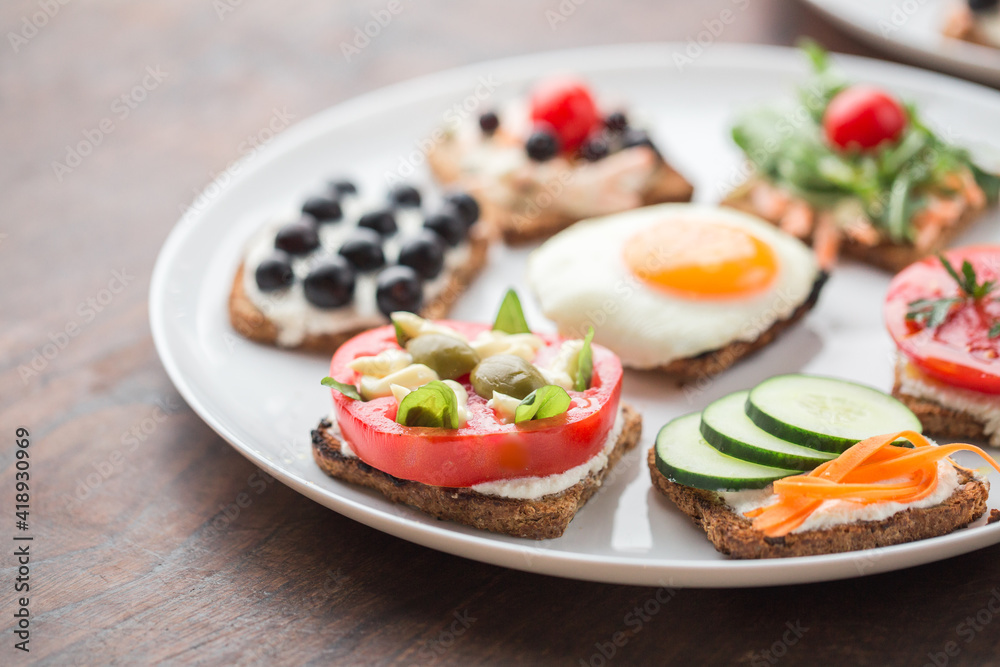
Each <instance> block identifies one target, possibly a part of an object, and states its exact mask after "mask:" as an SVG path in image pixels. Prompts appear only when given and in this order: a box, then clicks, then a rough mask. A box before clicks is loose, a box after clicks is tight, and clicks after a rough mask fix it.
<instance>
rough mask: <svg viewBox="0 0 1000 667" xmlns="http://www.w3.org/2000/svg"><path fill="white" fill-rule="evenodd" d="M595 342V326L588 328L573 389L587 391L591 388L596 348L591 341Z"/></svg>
mask: <svg viewBox="0 0 1000 667" xmlns="http://www.w3.org/2000/svg"><path fill="white" fill-rule="evenodd" d="M593 342H594V327H590V328H589V329H588V330H587V335H586V336H585V337H584V339H583V347H582V348H580V354H579V356H577V358H576V379H575V380H573V391H587V390H588V389H590V380H591V378H592V377H593V375H594V350H593V348H592V347H591V343H593Z"/></svg>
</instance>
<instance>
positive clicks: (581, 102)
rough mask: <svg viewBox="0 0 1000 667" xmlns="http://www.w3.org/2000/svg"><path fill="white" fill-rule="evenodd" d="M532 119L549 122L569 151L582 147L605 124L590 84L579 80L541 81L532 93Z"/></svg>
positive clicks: (562, 145)
mask: <svg viewBox="0 0 1000 667" xmlns="http://www.w3.org/2000/svg"><path fill="white" fill-rule="evenodd" d="M531 120H532V121H534V122H535V123H536V124H537V123H539V122H541V123H547V124H548V125H550V126H552V129H554V130H555V132H556V136H557V137H558V138H559V147H560V148H561V149H562V150H563V151H564V152H567V153H572V152H573V151H575V150H576V149H578V148H579V147H580V146H581V145H582V144H583V142H584V140H585V139H586V138H587V137H588V136H589V135H590V134H591V133H592V132H593V131H594V130H595V129H597V128H598V127H600V126H601V114H600V112H599V111H598V110H597V105H596V104H595V103H594V98H593V97H592V96H591V94H590V90H589V89H588V88H587V85H586V84H585V83H583V82H582V81H578V80H576V79H563V78H560V79H550V80H548V81H543V82H541V83H540V84H539V85H538V86H537V87H536V88H535V90H534V91H533V92H532V94H531Z"/></svg>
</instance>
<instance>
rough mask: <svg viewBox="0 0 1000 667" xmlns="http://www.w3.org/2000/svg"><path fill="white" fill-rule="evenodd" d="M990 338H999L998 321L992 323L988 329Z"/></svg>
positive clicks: (999, 325)
mask: <svg viewBox="0 0 1000 667" xmlns="http://www.w3.org/2000/svg"><path fill="white" fill-rule="evenodd" d="M990 338H1000V320H997V321H996V322H994V323H993V326H992V327H991V328H990Z"/></svg>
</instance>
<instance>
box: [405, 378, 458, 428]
mask: <svg viewBox="0 0 1000 667" xmlns="http://www.w3.org/2000/svg"><path fill="white" fill-rule="evenodd" d="M396 423H397V424H402V425H403V426H425V427H431V428H452V429H454V428H459V423H458V399H457V398H456V397H455V392H454V391H453V390H452V388H451V387H449V386H448V385H446V384H445V383H444V382H441V381H440V380H434V381H433V382H428V383H427V384H425V385H424V386H422V387H420V388H419V389H414V390H413V391H411V392H410V393H409V394H407V395H406V396H404V397H403V400H402V401H400V402H399V409H398V410H397V411H396Z"/></svg>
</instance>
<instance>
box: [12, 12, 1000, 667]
mask: <svg viewBox="0 0 1000 667" xmlns="http://www.w3.org/2000/svg"><path fill="white" fill-rule="evenodd" d="M401 2H402V8H403V11H402V12H401V13H400V14H399V15H398V16H396V17H395V18H394V19H393V21H392V22H391V24H389V25H388V26H386V28H385V29H384V30H383V31H382V33H381V34H380V35H379V36H378V37H377V38H376V39H374V40H373V41H372V43H371V44H370V45H368V46H367V47H366V48H365V49H363V50H362V51H361V52H360V53H358V54H353V55H352V56H351V57H350V58H347V57H345V55H344V54H343V53H342V49H341V46H340V44H341V43H342V42H343V41H345V40H349V39H351V38H352V36H353V34H354V28H355V26H360V25H363V24H364V23H365V22H366V21H368V20H370V12H371V11H379V10H382V9H384V8H385V7H386V6H387V4H388V3H387V2H386V1H385V0H373V1H371V2H364V3H360V2H351V3H348V2H344V1H338V2H327V3H321V2H305V1H302V0H285V1H284V2H280V3H279V2H270V3H265V2H262V1H261V0H257V1H250V0H247V1H244V0H213V1H211V2H209V1H208V0H203V1H200V2H196V1H194V0H169V1H167V0H161V1H157V2H152V1H147V2H141V3H139V2H127V1H126V0H94V1H92V2H86V3H84V2H72V3H67V0H58V1H57V0H23V1H22V0H17V1H12V0H8V1H6V2H4V3H3V4H2V5H0V26H2V27H3V31H2V32H3V34H4V35H5V38H4V39H5V41H6V42H7V43H6V44H4V45H3V46H2V47H0V53H2V55H0V107H2V109H3V120H4V122H3V123H0V139H2V146H3V153H2V157H0V183H2V193H3V195H2V196H3V204H2V205H0V216H2V218H0V285H2V286H3V287H2V291H0V313H2V315H0V317H2V322H3V326H2V330H0V373H2V387H3V389H2V393H0V425H2V433H3V443H4V444H3V446H2V448H0V450H2V462H0V463H2V465H0V468H2V475H0V507H2V509H3V511H2V513H0V515H2V517H3V518H2V521H0V526H2V529H0V539H3V540H10V539H11V537H13V536H14V534H15V533H16V532H18V531H16V530H15V528H14V517H13V514H14V510H15V508H14V507H13V505H14V493H15V490H14V473H15V461H16V459H15V451H16V449H17V448H16V446H15V429H16V428H17V427H18V426H23V427H26V428H27V429H28V431H29V433H30V440H31V444H30V447H29V452H30V457H31V458H30V465H31V468H30V474H31V480H32V481H31V499H30V517H29V525H30V530H29V531H28V532H27V533H20V534H30V535H32V536H33V537H34V540H33V541H32V542H30V545H31V546H30V553H31V563H30V567H31V571H30V577H31V578H30V587H31V588H30V594H25V593H15V592H14V583H15V577H16V576H17V566H18V564H17V562H16V560H15V557H14V556H13V555H12V554H13V548H8V547H5V548H4V556H3V557H2V559H0V566H2V575H3V576H2V579H3V581H2V588H3V591H4V592H3V595H2V596H0V599H2V605H3V606H2V609H0V617H2V619H3V620H2V621H0V628H2V630H3V631H2V633H0V637H2V646H0V662H2V663H3V664H8V665H11V664H17V663H19V662H25V661H38V662H42V663H49V664H60V665H61V664H92V663H121V664H140V663H148V662H161V661H163V662H177V663H187V662H204V663H232V662H238V663H242V664H253V663H265V662H267V663H271V662H277V663H301V662H312V663H341V664H372V663H378V664H382V663H392V664H396V663H402V664H423V663H435V662H436V663H444V664H470V663H500V664H510V663H514V662H518V663H521V664H566V665H594V666H595V667H597V666H599V665H604V664H612V663H616V664H620V665H631V664H656V663H671V664H679V665H698V664H724V663H734V664H749V665H753V666H754V667H756V666H757V665H772V664H779V663H780V664H783V665H793V664H868V665H883V664H914V665H922V664H925V663H927V664H937V665H943V664H945V663H946V662H947V663H948V664H997V662H1000V658H998V656H1000V621H998V623H997V624H995V627H994V626H991V625H989V621H990V620H992V619H993V618H995V614H994V613H993V612H992V611H991V606H992V607H993V608H994V609H995V608H996V602H995V601H994V602H991V600H994V598H997V597H998V596H1000V590H998V588H997V587H998V586H1000V563H998V561H1000V546H998V547H992V548H989V549H984V550H982V551H979V552H976V553H973V554H969V555H966V556H962V557H959V558H954V559H951V560H949V561H947V562H943V563H938V564H934V565H928V566H925V567H919V568H914V569H911V570H906V571H902V572H897V573H893V574H885V575H880V576H872V577H867V578H861V579H855V580H851V581H844V582H837V583H827V584H815V585H803V586H794V587H779V588H769V589H757V590H695V589H692V590H681V591H678V592H677V593H676V595H675V596H673V597H672V598H671V599H670V600H669V601H668V602H666V603H664V604H662V605H661V604H656V605H653V604H652V603H651V601H652V600H655V599H656V593H657V592H656V591H655V590H654V589H649V588H641V587H628V586H614V585H604V584H595V583H587V582H579V581H570V580H563V579H558V578H554V577H547V576H541V575H534V574H527V573H524V572H519V571H514V570H507V569H503V568H499V567H494V566H491V565H485V564H480V563H477V562H473V561H470V560H465V559H462V558H458V557H453V556H450V555H446V554H442V553H439V552H436V551H432V550H430V549H426V548H423V547H419V546H416V545H413V544H410V543H408V542H405V541H402V540H399V539H396V538H394V537H390V536H388V535H385V534H382V533H380V532H378V531H375V530H372V529H370V528H367V527H366V526H363V525H361V524H359V523H355V522H354V521H351V520H349V519H347V518H344V517H342V516H340V515H338V514H336V513H334V512H332V511H330V510H327V509H325V508H324V507H322V506H320V505H318V504H316V503H314V502H312V501H310V500H307V499H306V498H304V497H302V496H300V495H299V494H297V493H295V492H293V491H291V490H289V489H288V488H286V487H284V486H283V485H281V484H280V483H277V482H269V481H268V478H266V477H264V476H263V475H262V474H261V473H260V472H259V471H257V470H256V469H255V468H254V466H252V465H251V464H250V463H248V462H247V461H246V460H245V459H244V458H243V457H242V456H241V455H240V454H238V453H237V452H236V451H235V450H234V449H232V448H231V447H230V446H229V445H227V444H226V443H225V442H224V441H223V440H221V439H220V438H219V437H218V436H216V435H215V434H214V433H213V432H212V431H211V430H210V429H209V428H208V427H207V426H206V425H205V424H204V423H203V422H202V421H201V420H200V419H199V418H198V417H197V416H196V415H195V414H194V413H193V412H192V411H191V410H190V408H188V407H187V406H186V405H185V404H184V402H183V401H182V400H181V399H180V397H179V395H178V393H177V391H176V390H175V389H174V387H173V385H172V384H171V382H170V380H169V379H168V378H167V375H166V373H165V372H164V370H163V368H162V366H161V365H160V361H159V359H158V358H157V355H156V352H155V350H154V348H153V343H152V340H151V338H150V331H149V325H148V321H147V293H148V288H149V279H150V273H151V270H152V267H153V262H154V260H155V258H156V255H157V252H158V251H159V248H160V246H161V244H162V243H163V241H164V239H165V237H166V236H167V233H168V232H169V231H170V229H171V227H172V226H173V224H174V223H175V221H176V220H177V218H178V217H179V214H180V212H181V211H182V210H183V208H184V207H186V206H187V205H188V204H190V203H191V201H192V200H193V199H194V197H195V196H196V194H197V193H198V192H199V191H200V190H201V189H202V188H203V187H205V186H206V185H207V184H208V183H209V182H210V181H211V180H212V179H213V178H214V176H215V175H216V174H218V173H219V172H221V171H222V170H223V169H224V168H225V166H226V164H227V163H229V162H230V161H231V160H232V159H234V158H235V157H238V156H239V154H240V151H241V150H242V149H241V148H240V145H241V142H243V141H244V140H245V138H246V137H247V136H248V135H249V134H255V133H256V132H257V131H258V130H259V128H261V127H262V126H264V125H266V124H267V122H268V121H269V119H270V118H271V116H272V114H273V113H274V109H276V108H278V109H284V110H287V112H288V113H289V114H290V115H292V116H293V118H294V120H300V119H303V118H306V117H307V116H309V115H311V114H313V113H315V112H318V111H320V110H322V109H324V108H326V107H328V106H330V105H332V104H335V103H337V102H340V101H342V100H345V99H348V98H350V97H352V96H354V95H357V94H359V93H362V92H365V91H368V90H371V89H374V88H376V87H380V86H382V85H385V84H389V83H392V82H396V81H400V80H403V79H407V78H409V77H413V76H416V75H419V74H424V73H427V72H433V71H436V70H440V69H443V68H448V67H452V66H455V65H459V64H464V63H469V62H474V61H479V60H484V59H488V58H495V57H500V56H507V55H513V54H521V53H530V52H533V51H538V50H548V49H553V48H561V47H572V46H586V45H592V44H604V43H616V42H631V41H650V40H679V41H686V40H687V39H688V38H689V37H692V36H694V35H696V34H697V33H698V32H699V31H700V30H702V29H703V21H706V20H711V19H713V18H715V17H717V16H718V15H719V14H720V12H721V11H722V10H723V9H725V8H726V7H729V6H731V5H732V4H733V3H734V2H737V0H699V1H698V2H693V1H690V0H688V1H686V2H685V1H682V0H671V1H665V0H641V1H634V2H628V3H618V2H610V1H609V0H587V1H584V0H572V1H571V0H562V2H561V5H562V6H563V7H564V11H566V13H567V14H568V16H567V20H566V21H565V22H562V23H559V24H558V25H557V26H556V27H555V29H554V30H553V29H552V28H551V27H550V24H549V20H548V19H547V18H546V13H545V12H546V11H555V12H558V11H560V9H559V8H560V2H559V1H557V0H542V1H541V2H532V1H530V0H517V1H513V2H511V1H508V2H503V3H501V2H492V3H486V2H479V3H469V2H460V1H459V0H421V1H419V2H415V1H412V0H401ZM63 3H67V4H63ZM738 4H740V5H741V6H745V7H746V9H745V11H743V12H742V13H741V14H740V15H739V17H738V20H736V21H735V22H733V23H732V24H731V25H729V26H727V27H726V29H725V31H724V33H723V34H722V35H721V36H720V40H724V41H736V42H764V43H774V44H791V43H793V42H794V41H795V39H796V37H797V36H798V35H801V34H804V35H810V36H813V37H816V38H818V39H820V40H821V41H822V42H824V43H825V44H827V45H828V46H830V47H831V48H833V49H835V50H838V51H846V52H853V53H861V54H866V55H879V54H878V53H877V52H875V51H874V50H872V49H870V48H869V47H867V46H865V45H863V44H861V43H858V42H856V41H854V40H853V39H852V38H850V37H848V36H846V35H845V34H843V33H841V32H838V31H837V30H835V29H834V28H832V27H831V26H829V25H828V24H826V23H825V22H824V21H823V20H822V19H821V18H820V17H818V16H817V15H815V14H813V13H812V12H811V11H809V10H808V9H806V8H804V7H803V6H802V5H800V4H798V3H795V2H790V1H789V2H782V1H779V0H746V1H745V2H744V1H743V0H739V2H738ZM46 8H47V9H46ZM574 8H575V9H574ZM568 9H572V10H573V11H572V13H569V12H568ZM45 11H47V12H48V14H49V15H45V14H44V13H43V14H40V12H45ZM38 25H41V27H37V26H38ZM32 26H35V27H32ZM12 35H16V36H15V37H12ZM81 142H82V143H83V144H84V146H83V148H82V149H80V150H79V151H77V155H76V156H75V157H74V155H72V154H69V155H68V154H67V146H69V145H73V146H77V145H78V144H81ZM81 153H84V154H81ZM240 494H246V495H244V496H241V495H240ZM241 497H242V498H244V499H249V503H248V504H247V505H246V506H245V507H242V508H239V513H238V516H235V517H230V519H231V520H225V521H224V520H220V517H225V516H226V515H227V513H230V514H231V513H233V512H234V508H236V505H235V504H234V503H235V502H236V500H237V499H238V498H241ZM8 544H14V545H22V544H26V542H8ZM21 596H27V597H29V606H30V610H31V611H30V613H31V623H30V633H31V634H30V643H29V644H28V645H27V646H28V647H29V648H30V653H23V652H21V651H19V650H16V649H15V648H14V644H15V642H16V641H18V640H17V639H16V637H15V635H14V634H13V630H14V629H16V628H15V623H14V622H13V621H12V619H13V614H14V613H16V611H17V609H18V605H17V604H16V598H19V597H21ZM637 608H638V609H643V608H645V609H647V610H648V609H651V608H655V609H656V610H657V611H656V613H654V614H651V615H649V616H646V617H645V620H643V622H642V623H640V624H638V627H636V624H635V623H634V622H630V621H634V618H635V616H630V615H631V614H633V613H637V612H634V611H633V610H636V609H637ZM977 615H978V620H976V619H977ZM640 616H641V615H640ZM970 624H971V625H970ZM789 628H796V632H792V631H791V630H789ZM970 628H975V629H974V630H970ZM619 633H620V634H619ZM800 635H801V636H800ZM616 641H617V645H616V644H615V642H616ZM768 651H772V652H770V653H768ZM946 651H951V652H952V653H956V651H957V655H954V656H952V655H947V654H946ZM612 653H613V655H612Z"/></svg>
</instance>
